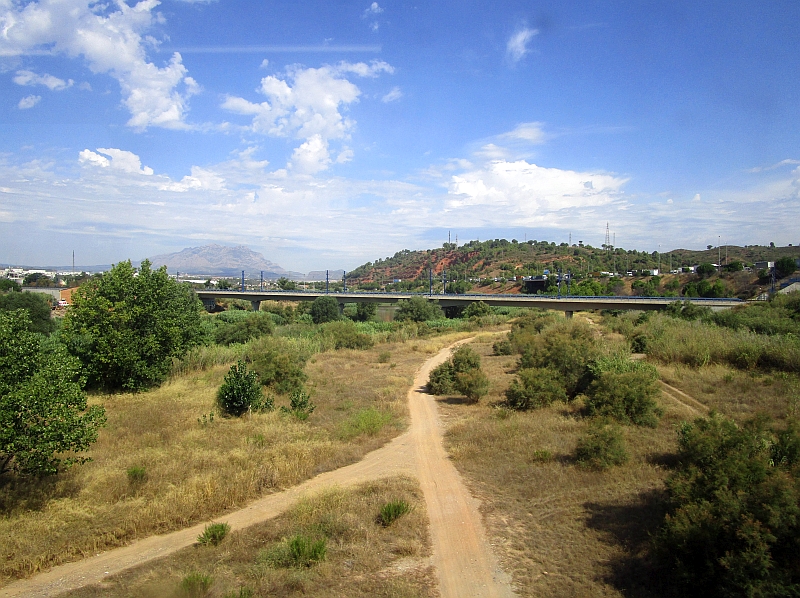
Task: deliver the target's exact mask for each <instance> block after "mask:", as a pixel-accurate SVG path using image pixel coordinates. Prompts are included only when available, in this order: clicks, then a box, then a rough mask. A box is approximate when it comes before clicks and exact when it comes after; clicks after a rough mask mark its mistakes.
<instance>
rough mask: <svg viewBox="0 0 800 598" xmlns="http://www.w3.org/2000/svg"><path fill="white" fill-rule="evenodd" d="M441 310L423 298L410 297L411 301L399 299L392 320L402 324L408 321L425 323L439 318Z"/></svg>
mask: <svg viewBox="0 0 800 598" xmlns="http://www.w3.org/2000/svg"><path fill="white" fill-rule="evenodd" d="M441 315H442V310H441V309H440V308H439V306H438V305H437V304H436V303H434V302H432V301H428V300H427V299H425V298H424V297H412V298H411V299H401V300H400V301H398V302H397V311H396V312H395V314H394V319H395V320H397V321H399V322H402V321H406V320H410V321H412V322H425V321H427V320H435V319H436V318H439V317H441Z"/></svg>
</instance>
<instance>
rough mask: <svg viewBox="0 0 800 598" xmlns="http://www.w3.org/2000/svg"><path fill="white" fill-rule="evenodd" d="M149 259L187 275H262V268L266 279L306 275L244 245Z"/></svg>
mask: <svg viewBox="0 0 800 598" xmlns="http://www.w3.org/2000/svg"><path fill="white" fill-rule="evenodd" d="M148 259H149V260H150V262H151V263H152V264H153V267H155V268H159V267H161V266H166V267H167V269H168V270H169V271H170V272H172V271H174V270H178V271H180V272H186V273H187V274H213V275H218V276H239V275H241V272H242V270H244V271H245V276H247V277H248V278H253V277H257V276H259V275H260V272H261V271H262V270H263V271H264V278H280V277H281V276H285V277H287V278H302V277H303V275H302V274H301V273H299V272H290V271H288V270H284V269H283V268H281V267H280V266H279V265H278V264H276V263H274V262H271V261H269V260H268V259H266V258H265V257H264V256H263V255H262V254H260V253H258V252H257V251H253V250H252V249H250V248H249V247H247V246H245V245H239V246H237V247H228V246H225V245H216V244H212V245H203V246H202V247H187V248H186V249H184V250H183V251H178V252H176V253H165V254H162V255H155V256H153V257H151V258H148Z"/></svg>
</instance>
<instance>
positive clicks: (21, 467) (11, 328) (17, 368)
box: [0, 310, 106, 474]
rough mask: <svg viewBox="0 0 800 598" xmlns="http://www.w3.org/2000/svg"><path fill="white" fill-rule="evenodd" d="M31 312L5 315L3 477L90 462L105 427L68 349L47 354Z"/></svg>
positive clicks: (1, 337)
mask: <svg viewBox="0 0 800 598" xmlns="http://www.w3.org/2000/svg"><path fill="white" fill-rule="evenodd" d="M29 327H30V319H29V318H28V315H27V312H25V311H24V310H17V311H13V312H7V313H2V312H0V474H3V473H6V472H9V471H17V472H20V473H25V474H54V473H57V472H58V471H59V469H60V468H62V466H63V467H69V466H70V465H72V464H74V463H82V462H84V461H86V460H87V459H86V458H84V457H77V456H66V457H65V456H63V454H64V453H80V452H84V451H86V450H87V449H88V448H89V446H90V445H91V444H92V443H94V442H95V441H96V440H97V432H98V429H99V428H100V427H101V426H102V425H103V424H105V421H106V418H105V411H104V409H103V408H102V407H100V406H99V405H93V406H91V407H89V408H88V409H87V402H86V395H85V394H84V392H83V390H82V380H81V378H80V376H79V371H80V368H79V363H78V361H77V360H76V359H75V358H73V357H71V356H70V355H69V354H67V352H66V350H65V349H64V348H63V346H61V345H59V344H54V345H53V346H52V347H51V348H50V349H49V350H44V349H43V347H42V346H41V344H40V337H39V335H37V334H35V333H32V332H30V331H29Z"/></svg>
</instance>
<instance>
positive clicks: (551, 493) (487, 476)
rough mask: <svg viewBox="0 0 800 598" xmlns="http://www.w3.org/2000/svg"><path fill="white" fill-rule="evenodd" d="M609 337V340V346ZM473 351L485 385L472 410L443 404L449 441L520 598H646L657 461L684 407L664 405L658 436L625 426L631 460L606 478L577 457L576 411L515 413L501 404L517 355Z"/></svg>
mask: <svg viewBox="0 0 800 598" xmlns="http://www.w3.org/2000/svg"><path fill="white" fill-rule="evenodd" d="M607 340H608V339H607ZM491 342H492V341H491V340H489V339H486V340H484V339H479V340H478V342H476V343H475V344H474V345H473V346H474V347H475V348H476V350H478V352H479V353H480V354H481V356H482V362H483V368H484V370H485V371H486V372H487V374H488V375H489V378H490V379H491V380H492V387H491V390H490V395H489V397H487V398H486V399H484V400H483V401H482V402H481V403H479V404H475V405H474V404H470V403H463V402H461V401H459V400H458V399H455V398H444V399H442V400H441V403H440V405H441V408H442V410H443V413H444V415H445V421H446V422H447V423H448V427H449V429H448V432H447V436H446V444H447V448H448V451H449V452H450V454H451V455H452V456H453V459H454V461H455V464H456V466H457V467H458V468H459V470H460V471H461V472H462V473H463V474H464V476H465V478H466V480H467V484H468V485H469V487H470V489H471V490H472V491H473V493H474V494H475V495H476V496H477V497H478V498H480V500H481V501H482V503H483V506H482V511H483V513H484V516H485V521H486V524H487V528H488V532H489V535H490V537H491V538H492V542H493V544H494V545H495V546H496V550H497V552H498V556H499V558H500V560H501V564H502V566H503V568H504V569H506V570H507V571H508V572H509V573H510V574H511V575H512V577H513V582H514V586H515V589H516V590H517V591H518V594H519V595H520V596H621V595H623V594H625V595H633V596H651V595H657V594H658V593H659V592H663V591H664V588H661V589H658V588H656V589H653V590H649V589H648V586H650V585H651V581H652V580H651V579H649V577H648V575H649V573H650V572H651V570H650V568H649V565H648V564H647V563H648V561H647V556H648V546H649V545H648V533H649V532H652V531H653V530H654V529H655V528H656V526H657V525H658V523H659V521H660V518H661V516H662V513H663V512H662V507H661V502H660V501H661V488H662V487H663V480H664V478H665V477H666V474H667V471H666V469H665V466H664V463H665V462H668V460H669V456H670V455H671V454H673V453H674V451H675V447H676V445H675V427H676V426H677V425H678V423H679V422H680V421H681V420H682V419H683V418H684V417H685V416H686V414H687V412H686V411H685V408H682V407H680V406H679V405H677V404H676V403H674V402H673V401H669V400H668V399H663V400H662V401H661V406H662V407H663V408H664V409H665V414H664V417H663V418H662V419H661V422H660V424H659V426H658V427H657V428H655V429H649V428H635V427H625V428H623V432H624V435H625V440H626V443H627V446H628V451H629V453H630V455H631V459H630V461H629V462H628V463H627V464H625V465H623V466H621V467H616V468H612V469H610V470H608V471H606V472H597V471H592V470H588V469H586V468H584V467H581V466H579V465H578V464H577V463H576V462H575V460H574V454H575V447H576V444H577V440H578V437H579V436H580V434H581V433H582V432H583V431H584V429H585V427H586V425H587V422H586V420H584V419H583V418H582V417H581V416H580V413H579V407H578V406H577V405H565V404H563V403H561V404H555V405H553V406H551V407H549V408H545V409H539V410H535V411H530V412H523V413H517V412H512V411H508V410H505V409H503V408H502V407H498V403H499V402H500V401H501V400H502V398H503V392H504V391H505V388H507V387H508V385H509V383H510V381H511V379H512V378H513V372H514V370H513V368H514V364H515V362H516V356H502V357H495V356H492V355H491Z"/></svg>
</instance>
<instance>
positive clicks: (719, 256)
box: [717, 235, 722, 272]
mask: <svg viewBox="0 0 800 598" xmlns="http://www.w3.org/2000/svg"><path fill="white" fill-rule="evenodd" d="M717 270H718V271H719V272H722V235H717Z"/></svg>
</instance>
